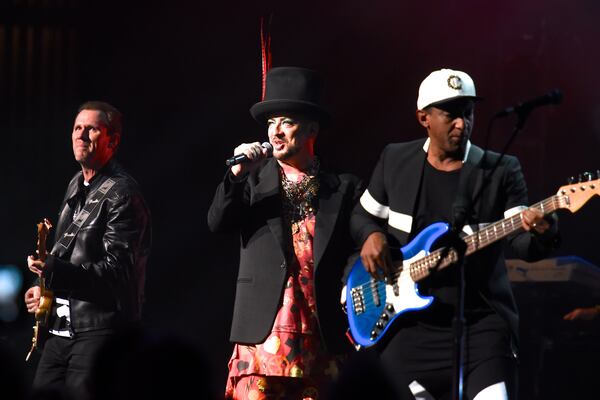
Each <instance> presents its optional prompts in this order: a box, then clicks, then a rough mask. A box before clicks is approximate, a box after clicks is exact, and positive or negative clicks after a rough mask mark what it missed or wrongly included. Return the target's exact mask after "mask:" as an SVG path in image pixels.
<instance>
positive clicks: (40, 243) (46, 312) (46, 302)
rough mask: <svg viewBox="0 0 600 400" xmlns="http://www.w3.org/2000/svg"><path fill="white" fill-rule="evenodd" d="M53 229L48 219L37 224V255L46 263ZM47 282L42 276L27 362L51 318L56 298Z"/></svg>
mask: <svg viewBox="0 0 600 400" xmlns="http://www.w3.org/2000/svg"><path fill="white" fill-rule="evenodd" d="M51 228H52V224H51V223H50V221H49V220H48V219H47V218H44V220H43V221H42V222H40V223H39V224H37V232H38V238H37V253H38V258H39V259H40V260H41V261H46V256H47V255H48V252H47V251H46V238H47V237H48V233H49V232H50V229H51ZM45 281H46V280H45V279H44V277H43V276H40V304H39V305H38V308H37V310H36V311H35V325H34V327H33V337H32V338H31V349H29V353H27V357H25V361H29V357H31V354H32V353H33V351H34V350H35V349H37V347H38V339H39V333H40V328H41V327H43V326H46V325H47V324H48V317H49V316H50V309H51V308H52V302H53V300H54V296H53V294H52V292H51V291H50V290H48V289H46V282H45Z"/></svg>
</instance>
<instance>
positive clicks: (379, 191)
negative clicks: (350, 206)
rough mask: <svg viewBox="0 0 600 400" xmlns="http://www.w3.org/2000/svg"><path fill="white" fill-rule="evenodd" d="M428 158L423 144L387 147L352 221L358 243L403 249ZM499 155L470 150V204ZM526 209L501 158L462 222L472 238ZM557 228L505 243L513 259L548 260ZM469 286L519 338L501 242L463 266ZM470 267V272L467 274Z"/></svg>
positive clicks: (515, 174) (518, 184)
mask: <svg viewBox="0 0 600 400" xmlns="http://www.w3.org/2000/svg"><path fill="white" fill-rule="evenodd" d="M426 158H427V149H426V141H425V139H420V140H416V141H413V142H407V143H394V144H390V145H388V146H387V147H386V148H385V149H384V151H383V152H382V154H381V157H380V159H379V162H378V164H377V166H376V167H375V170H374V172H373V175H372V177H371V181H370V183H369V187H368V188H367V190H366V191H365V194H363V196H362V197H361V200H360V203H359V204H358V205H357V206H356V209H355V211H354V213H353V215H352V219H351V223H350V224H351V232H352V235H353V237H354V238H355V240H356V241H357V243H361V244H362V243H363V242H364V241H365V240H366V238H367V237H368V236H369V234H371V233H373V232H375V231H379V232H384V233H387V234H389V235H391V237H393V238H394V239H395V241H396V242H397V243H399V244H400V245H406V244H407V243H408V239H409V237H410V235H411V234H412V233H415V232H413V222H414V220H415V218H414V217H415V216H414V215H413V213H414V210H415V205H416V201H417V195H418V191H419V184H420V182H421V176H422V174H423V166H424V163H425V162H426ZM498 158H499V154H498V153H495V152H488V154H487V156H486V157H485V158H484V152H483V150H482V149H481V148H479V147H477V146H475V145H470V150H469V151H468V156H467V158H466V160H465V162H464V164H463V167H462V172H461V174H462V175H464V176H470V177H471V179H470V180H469V181H468V183H466V189H467V192H468V193H469V196H470V199H469V201H470V202H471V203H473V202H474V200H475V195H476V193H477V192H478V191H479V188H480V187H481V186H482V185H483V182H484V175H485V174H487V173H488V172H489V171H490V170H491V169H492V167H493V166H494V165H495V163H496V161H497V160H498ZM528 205H529V203H528V197H527V186H526V184H525V179H524V177H523V173H522V171H521V165H520V163H519V161H518V160H517V158H516V157H514V156H505V157H504V158H503V159H502V161H501V162H500V165H499V166H498V168H497V169H496V171H495V172H494V174H493V175H492V176H491V177H490V182H489V184H488V186H487V187H486V189H485V190H484V192H483V195H482V196H481V197H480V198H479V199H477V201H476V202H474V204H473V207H472V209H471V213H470V214H469V215H468V216H467V218H466V221H467V224H468V225H469V227H470V229H471V232H472V231H476V230H478V229H479V227H480V226H482V225H485V224H487V223H492V222H496V221H498V220H501V219H503V218H505V217H507V216H509V215H512V214H516V213H517V212H519V211H520V210H522V209H524V208H525V207H527V206H528ZM558 239H559V236H558V232H557V225H556V224H555V225H554V226H553V228H552V229H551V230H549V231H548V232H547V234H544V235H543V236H539V235H533V234H530V233H527V232H520V233H517V234H513V235H511V236H509V237H508V244H509V245H510V248H511V250H512V251H513V252H514V254H515V257H518V258H521V259H524V260H527V261H536V260H539V259H541V258H544V257H546V256H548V255H549V253H550V251H551V250H553V249H554V248H555V247H556V246H557V245H558ZM467 265H468V266H467V270H466V274H467V280H468V281H469V282H468V284H469V285H471V286H472V287H477V288H479V294H480V295H481V296H482V297H483V299H484V300H485V301H486V302H487V303H488V304H490V305H491V306H492V308H493V309H494V310H495V311H496V312H497V313H498V314H499V315H500V316H501V317H503V318H504V319H505V320H506V321H507V323H508V326H509V327H510V329H511V332H512V333H513V335H514V337H515V338H516V337H517V332H518V313H517V307H516V304H515V300H514V298H513V294H512V290H511V287H510V282H509V280H508V275H507V272H506V265H505V261H504V255H503V242H498V243H496V244H494V245H491V246H489V247H487V248H486V249H484V250H482V251H480V252H478V253H475V254H473V255H472V256H470V257H469V260H467ZM469 265H471V266H472V267H471V268H469Z"/></svg>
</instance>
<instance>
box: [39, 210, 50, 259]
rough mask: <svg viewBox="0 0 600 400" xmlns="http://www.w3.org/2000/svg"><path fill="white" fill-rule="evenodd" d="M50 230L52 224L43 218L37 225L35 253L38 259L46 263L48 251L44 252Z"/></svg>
mask: <svg viewBox="0 0 600 400" xmlns="http://www.w3.org/2000/svg"><path fill="white" fill-rule="evenodd" d="M51 228H52V223H51V222H50V220H49V219H48V218H44V220H43V221H42V222H40V223H38V224H37V231H38V239H37V252H38V257H39V258H40V260H42V261H46V256H47V255H48V251H47V250H46V238H47V237H48V234H49V233H50V229H51Z"/></svg>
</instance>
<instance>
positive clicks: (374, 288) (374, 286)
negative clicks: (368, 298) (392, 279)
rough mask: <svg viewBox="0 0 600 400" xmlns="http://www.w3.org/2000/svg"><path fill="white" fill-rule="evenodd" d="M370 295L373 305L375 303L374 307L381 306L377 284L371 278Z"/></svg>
mask: <svg viewBox="0 0 600 400" xmlns="http://www.w3.org/2000/svg"><path fill="white" fill-rule="evenodd" d="M371 294H372V295H373V303H375V307H379V306H380V305H381V298H380V297H379V282H378V281H377V280H376V279H373V278H371Z"/></svg>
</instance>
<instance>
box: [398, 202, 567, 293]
mask: <svg viewBox="0 0 600 400" xmlns="http://www.w3.org/2000/svg"><path fill="white" fill-rule="evenodd" d="M568 207H569V196H566V195H562V194H560V195H559V194H557V195H554V196H550V197H548V198H547V199H545V200H542V201H540V202H539V203H535V204H533V205H531V206H530V207H529V208H534V209H537V210H540V211H541V212H543V213H544V214H549V213H551V212H553V211H556V210H558V209H560V208H568ZM521 222H522V216H521V213H520V212H519V213H517V214H515V215H513V216H511V217H508V218H505V219H503V220H500V221H497V222H494V223H492V224H489V225H487V226H485V227H484V228H482V229H481V230H479V231H477V232H474V233H472V234H470V235H468V236H466V237H465V238H463V240H464V241H465V243H466V245H467V249H466V251H465V256H468V255H470V254H472V253H474V252H476V251H478V250H480V249H483V248H484V247H487V246H489V245H490V244H492V243H494V242H497V241H498V240H500V239H503V238H505V237H507V236H508V235H510V234H511V233H513V232H516V231H518V230H519V229H522V227H523V226H522V224H521ZM444 252H447V254H446V256H444ZM442 257H444V259H443V260H442ZM456 261H458V254H457V253H456V250H454V249H450V250H446V249H444V248H440V249H437V250H435V251H433V252H431V253H430V254H429V255H427V256H425V257H423V258H420V259H418V260H416V261H414V262H413V263H411V264H410V266H409V269H410V276H411V277H412V279H413V280H414V281H415V282H418V281H420V280H422V279H424V278H426V277H428V276H429V275H430V274H431V272H432V271H434V270H439V269H443V268H446V267H448V266H449V265H451V264H453V263H455V262H456Z"/></svg>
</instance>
